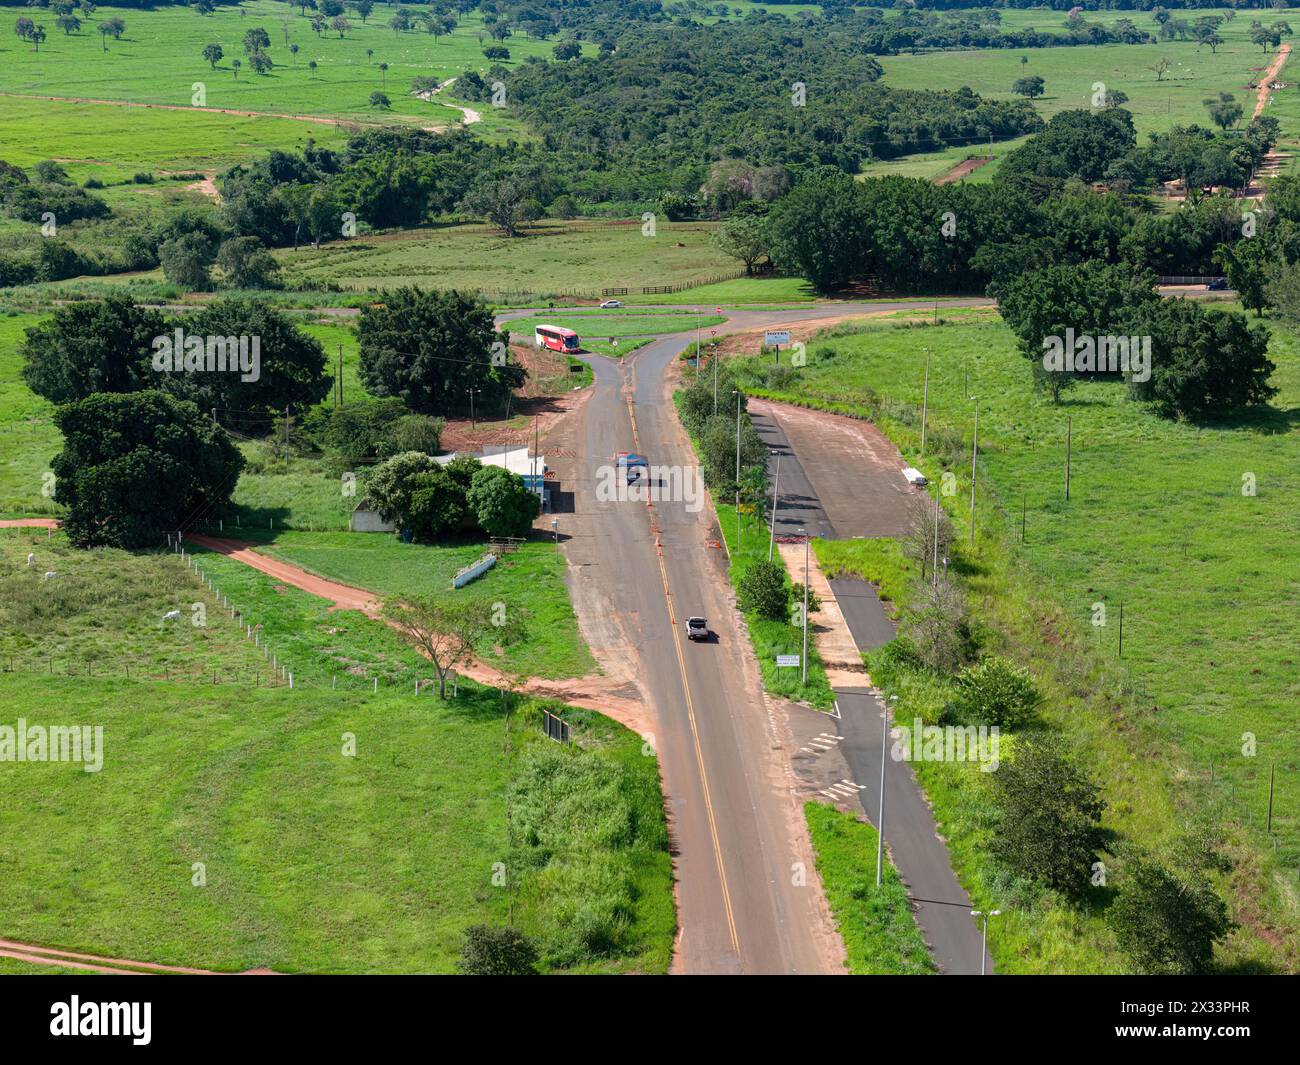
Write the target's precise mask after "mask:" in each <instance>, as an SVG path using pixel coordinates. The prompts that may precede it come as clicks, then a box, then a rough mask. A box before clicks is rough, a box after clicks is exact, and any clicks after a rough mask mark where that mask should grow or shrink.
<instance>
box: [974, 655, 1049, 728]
mask: <svg viewBox="0 0 1300 1065" xmlns="http://www.w3.org/2000/svg"><path fill="white" fill-rule="evenodd" d="M957 687H958V689H959V691H960V693H961V694H960V697H959V700H958V708H959V711H960V713H961V723H962V724H967V725H971V724H973V725H996V726H997V727H998V728H1009V729H1019V728H1025V727H1027V726H1028V725H1031V724H1033V723H1034V721H1035V719H1036V716H1037V711H1038V707H1039V705H1040V704H1041V703H1042V701H1043V697H1042V696H1041V695H1040V694H1039V693H1038V689H1037V688H1036V687H1035V686H1034V682H1033V679H1032V678H1031V677H1030V676H1029V673H1028V671H1026V670H1024V669H1021V668H1019V667H1018V666H1016V665H1014V664H1013V663H1011V662H1008V661H1007V660H1006V659H1005V658H999V657H997V656H996V655H994V656H991V657H989V658H985V659H983V660H982V661H981V662H979V663H978V664H977V665H974V666H967V667H966V668H965V669H963V670H962V671H961V673H959V674H958V675H957Z"/></svg>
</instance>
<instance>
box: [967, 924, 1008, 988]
mask: <svg viewBox="0 0 1300 1065" xmlns="http://www.w3.org/2000/svg"><path fill="white" fill-rule="evenodd" d="M1001 913H1002V911H1001V910H971V912H970V915H971V916H972V917H983V918H984V934H983V936H982V937H981V938H980V976H986V975H988V960H989V918H990V917H997V916H998V915H999V914H1001Z"/></svg>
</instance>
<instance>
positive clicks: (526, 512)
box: [465, 466, 542, 536]
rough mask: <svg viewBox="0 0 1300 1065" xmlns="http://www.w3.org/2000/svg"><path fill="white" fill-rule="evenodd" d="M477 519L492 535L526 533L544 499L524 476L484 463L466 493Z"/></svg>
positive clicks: (519, 534) (524, 534) (467, 501)
mask: <svg viewBox="0 0 1300 1065" xmlns="http://www.w3.org/2000/svg"><path fill="white" fill-rule="evenodd" d="M465 501H466V503H467V504H468V505H469V509H470V510H471V511H472V512H473V514H474V520H475V521H477V522H478V524H479V527H480V528H482V530H483V531H484V532H485V533H487V534H488V535H489V536H527V535H528V530H529V529H530V528H531V527H532V524H533V519H534V518H536V517H537V515H538V514H539V513H540V512H541V509H542V501H541V498H540V497H539V496H538V494H537V493H536V492H533V491H531V490H529V488H528V487H527V486H526V485H525V484H524V481H523V478H522V477H520V476H519V475H518V474H516V473H511V472H510V471H509V470H507V469H503V468H502V467H500V466H484V467H483V468H482V469H481V470H479V471H478V472H477V473H476V474H474V480H473V482H472V483H471V484H470V486H469V492H468V494H467V495H466V497H465Z"/></svg>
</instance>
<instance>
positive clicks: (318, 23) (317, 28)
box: [311, 15, 327, 37]
mask: <svg viewBox="0 0 1300 1065" xmlns="http://www.w3.org/2000/svg"><path fill="white" fill-rule="evenodd" d="M326 25H327V23H326V21H325V16H324V15H313V16H312V17H311V28H312V30H313V31H314V32H315V34H316V36H317V37H319V36H320V35H321V34H322V33H324V32H325V27H326Z"/></svg>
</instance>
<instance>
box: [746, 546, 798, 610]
mask: <svg viewBox="0 0 1300 1065" xmlns="http://www.w3.org/2000/svg"><path fill="white" fill-rule="evenodd" d="M737 599H738V601H739V603H740V609H741V610H744V611H745V612H746V613H753V614H757V615H758V616H759V617H761V618H767V619H768V620H770V621H788V620H789V617H790V589H789V586H788V585H787V584H786V582H785V567H784V566H782V565H781V564H780V563H778V562H768V561H767V559H759V560H758V561H757V562H755V563H753V565H751V566H750V567H749V569H747V570H746V571H745V575H744V576H743V577H741V578H740V582H739V585H738V586H737Z"/></svg>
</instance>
